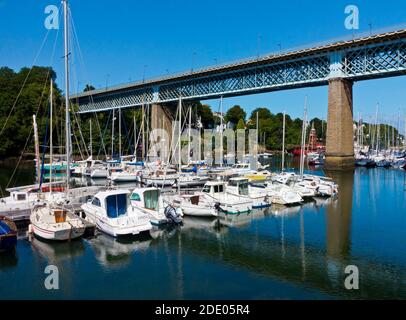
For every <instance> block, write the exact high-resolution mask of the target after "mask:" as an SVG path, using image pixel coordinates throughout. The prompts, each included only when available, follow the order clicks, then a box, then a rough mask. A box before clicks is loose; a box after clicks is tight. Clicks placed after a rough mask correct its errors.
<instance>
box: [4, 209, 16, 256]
mask: <svg viewBox="0 0 406 320" xmlns="http://www.w3.org/2000/svg"><path fill="white" fill-rule="evenodd" d="M16 244H17V227H16V225H15V223H14V222H13V221H12V220H11V219H9V218H7V217H5V216H0V252H5V251H11V250H14V248H15V246H16Z"/></svg>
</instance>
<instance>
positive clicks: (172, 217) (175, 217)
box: [164, 205, 182, 224]
mask: <svg viewBox="0 0 406 320" xmlns="http://www.w3.org/2000/svg"><path fill="white" fill-rule="evenodd" d="M164 213H165V217H166V218H167V219H168V220H169V221H170V222H171V223H174V224H181V223H182V217H181V215H180V214H179V213H178V212H176V209H175V208H174V207H172V206H170V205H168V206H166V208H165V210H164Z"/></svg>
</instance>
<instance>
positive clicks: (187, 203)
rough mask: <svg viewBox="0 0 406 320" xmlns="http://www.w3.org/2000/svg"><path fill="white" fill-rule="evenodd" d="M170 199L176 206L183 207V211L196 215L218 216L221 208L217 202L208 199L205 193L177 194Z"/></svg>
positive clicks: (189, 214)
mask: <svg viewBox="0 0 406 320" xmlns="http://www.w3.org/2000/svg"><path fill="white" fill-rule="evenodd" d="M168 201H169V202H170V203H171V204H172V205H173V206H174V207H176V208H181V209H182V213H183V214H184V215H188V216H195V217H217V216H218V213H219V208H218V206H217V205H216V202H213V201H212V200H211V199H207V197H205V195H204V194H191V195H189V194H184V195H176V196H174V197H172V198H170V200H169V199H168Z"/></svg>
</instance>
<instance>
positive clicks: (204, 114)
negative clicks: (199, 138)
mask: <svg viewBox="0 0 406 320" xmlns="http://www.w3.org/2000/svg"><path fill="white" fill-rule="evenodd" d="M197 115H198V117H200V119H201V121H202V125H203V127H204V128H212V127H213V124H214V116H213V112H212V111H211V108H210V106H209V105H207V104H201V103H200V102H199V105H198V106H197Z"/></svg>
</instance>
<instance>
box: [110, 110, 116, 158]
mask: <svg viewBox="0 0 406 320" xmlns="http://www.w3.org/2000/svg"><path fill="white" fill-rule="evenodd" d="M114 120H115V109H113V119H112V120H111V121H112V124H111V160H113V158H114Z"/></svg>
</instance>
